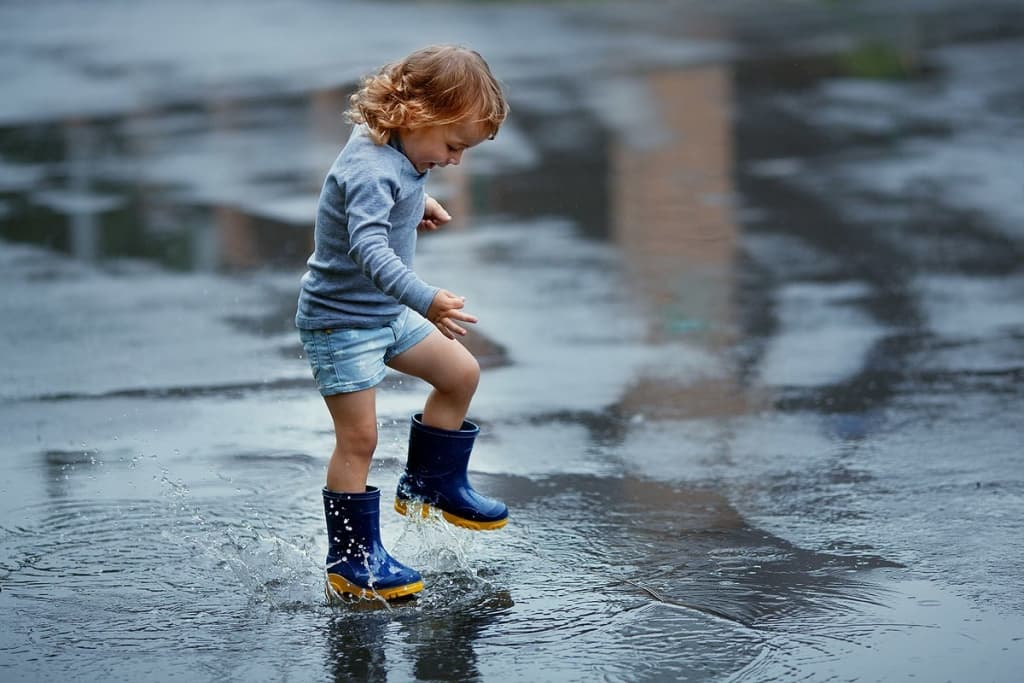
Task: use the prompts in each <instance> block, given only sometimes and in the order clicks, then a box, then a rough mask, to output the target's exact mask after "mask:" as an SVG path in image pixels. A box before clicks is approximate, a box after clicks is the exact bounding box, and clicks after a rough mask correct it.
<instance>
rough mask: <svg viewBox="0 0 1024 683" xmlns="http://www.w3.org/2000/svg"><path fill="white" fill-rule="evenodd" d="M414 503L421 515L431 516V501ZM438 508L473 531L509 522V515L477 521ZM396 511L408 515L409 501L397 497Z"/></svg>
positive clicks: (448, 519)
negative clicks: (491, 519) (418, 507)
mask: <svg viewBox="0 0 1024 683" xmlns="http://www.w3.org/2000/svg"><path fill="white" fill-rule="evenodd" d="M414 505H419V506H420V509H421V515H422V516H423V517H424V518H426V517H429V516H430V509H431V507H432V506H431V505H430V504H429V503H420V502H417V503H415V504H414ZM437 510H438V511H439V512H440V513H441V516H442V517H444V520H445V521H446V522H448V523H449V524H454V525H455V526H459V527H462V528H463V529H472V530H473V531H493V530H494V529H500V528H501V527H503V526H505V525H506V524H508V517H506V518H505V519H499V520H497V521H495V522H476V521H474V520H472V519H466V518H465V517H459V516H458V515H453V514H452V513H450V512H446V511H444V510H442V509H441V508H437ZM395 511H396V512H397V513H398V514H400V515H408V514H409V503H408V501H404V500H402V499H401V498H395Z"/></svg>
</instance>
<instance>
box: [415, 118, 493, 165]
mask: <svg viewBox="0 0 1024 683" xmlns="http://www.w3.org/2000/svg"><path fill="white" fill-rule="evenodd" d="M399 137H400V139H401V141H402V149H403V150H404V151H405V156H407V157H408V158H409V161H411V162H412V165H413V166H415V167H416V170H417V171H418V172H419V173H425V172H427V171H429V170H430V169H432V168H434V167H435V166H442V167H443V166H447V165H448V164H455V165H458V163H459V162H460V161H461V160H462V153H463V152H465V151H466V150H467V149H469V148H470V147H475V146H476V145H479V144H480V143H481V142H483V141H484V140H486V139H487V137H488V136H487V132H486V131H485V130H484V128H483V126H481V125H480V124H479V123H474V122H472V121H466V122H463V123H451V124H448V125H444V126H427V127H426V128H415V129H408V128H403V129H402V130H401V131H400V132H399Z"/></svg>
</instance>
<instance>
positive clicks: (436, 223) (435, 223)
mask: <svg viewBox="0 0 1024 683" xmlns="http://www.w3.org/2000/svg"><path fill="white" fill-rule="evenodd" d="M451 219H452V217H451V216H450V215H449V214H448V212H447V211H445V210H444V207H443V206H441V204H440V202H438V201H437V200H436V199H434V198H433V197H431V196H430V195H427V200H426V202H425V203H424V205H423V220H421V221H420V224H419V225H417V226H416V228H417V229H418V230H437V229H438V228H440V227H441V226H442V225H444V224H445V223H447V222H448V221H450V220H451Z"/></svg>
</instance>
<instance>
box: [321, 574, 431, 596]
mask: <svg viewBox="0 0 1024 683" xmlns="http://www.w3.org/2000/svg"><path fill="white" fill-rule="evenodd" d="M421 590H423V582H422V581H416V582H414V583H407V584H405V585H404V586H395V587H393V588H382V589H378V588H363V587H361V586H357V585H356V584H354V583H352V582H351V581H349V580H348V579H346V578H345V577H343V576H339V575H337V574H328V575H327V582H326V583H325V585H324V593H326V594H327V601H328V602H331V591H333V592H334V593H336V594H338V595H341V596H350V597H353V598H357V599H359V600H379V599H382V598H383V599H384V600H395V599H397V598H404V597H406V596H409V595H413V594H414V593H419V592H420V591H421Z"/></svg>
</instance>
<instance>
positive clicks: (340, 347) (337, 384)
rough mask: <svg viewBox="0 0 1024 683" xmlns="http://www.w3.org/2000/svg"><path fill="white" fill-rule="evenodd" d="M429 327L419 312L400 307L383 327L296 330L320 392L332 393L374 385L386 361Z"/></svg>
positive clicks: (419, 338)
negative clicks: (397, 313) (392, 318)
mask: <svg viewBox="0 0 1024 683" xmlns="http://www.w3.org/2000/svg"><path fill="white" fill-rule="evenodd" d="M433 329H434V326H433V325H431V324H430V323H429V322H427V321H426V320H425V319H424V318H423V316H421V315H420V314H419V313H416V312H415V311H412V310H410V309H408V308H403V309H402V313H401V314H399V316H398V317H397V318H396V319H395V320H393V321H391V322H390V323H388V325H387V326H386V327H377V328H371V329H359V328H338V329H332V330H299V338H300V339H302V347H303V348H304V349H305V351H306V358H308V359H309V365H310V367H311V368H312V369H313V379H314V380H315V381H316V386H317V388H318V389H319V390H320V394H321V395H323V396H332V395H334V394H348V393H352V392H353V391H362V390H363V389H369V388H370V387H374V386H377V385H378V384H380V382H381V380H383V379H384V376H385V375H387V367H386V365H387V363H388V362H389V361H390V360H391V359H392V358H394V357H395V356H397V355H398V354H400V353H404V352H406V351H408V350H409V349H411V348H412V347H414V346H416V344H419V343H420V342H421V341H423V340H424V339H426V338H427V335H428V334H430V332H431V330H433Z"/></svg>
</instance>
